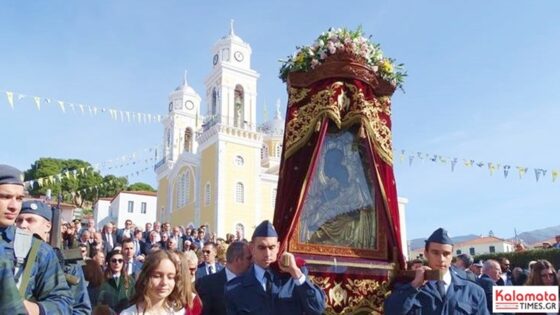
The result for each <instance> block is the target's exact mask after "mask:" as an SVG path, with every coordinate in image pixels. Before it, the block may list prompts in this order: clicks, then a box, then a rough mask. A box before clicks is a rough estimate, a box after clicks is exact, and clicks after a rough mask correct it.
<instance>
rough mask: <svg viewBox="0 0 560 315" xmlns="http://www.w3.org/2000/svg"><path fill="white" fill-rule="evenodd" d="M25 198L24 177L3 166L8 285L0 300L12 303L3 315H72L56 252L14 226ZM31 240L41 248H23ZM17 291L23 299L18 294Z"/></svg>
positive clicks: (1, 234)
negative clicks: (29, 237) (15, 290)
mask: <svg viewBox="0 0 560 315" xmlns="http://www.w3.org/2000/svg"><path fill="white" fill-rule="evenodd" d="M23 196H24V194H23V175H22V173H21V172H20V171H19V170H17V169H15V168H14V167H11V166H9V165H0V248H1V249H0V254H1V252H4V254H3V255H2V257H3V258H4V259H2V263H3V264H4V265H3V266H2V267H4V268H3V269H2V272H1V273H2V274H3V275H4V278H3V279H2V281H3V283H2V284H4V285H7V287H4V286H2V290H1V291H0V296H2V298H1V300H2V301H3V302H9V306H6V305H2V314H10V315H12V314H26V313H28V314H32V315H35V314H71V312H72V296H71V293H70V289H69V288H68V284H67V283H66V280H65V278H64V273H63V272H62V268H61V267H60V265H59V264H58V259H57V258H56V254H55V253H54V251H53V249H52V248H51V247H50V246H49V245H48V244H46V243H45V242H42V241H33V240H32V239H28V238H26V237H27V236H28V235H29V234H28V233H26V232H25V231H18V230H16V228H15V226H14V225H13V224H14V221H15V220H16V218H17V215H18V214H19V212H20V210H21V204H22V201H23ZM16 238H17V239H16ZM24 239H25V240H24ZM29 240H31V242H30V243H31V244H33V243H36V244H37V245H32V246H20V244H24V245H25V244H26V242H27V241H29ZM27 244H29V242H27ZM6 275H7V276H6ZM8 278H11V279H8ZM15 287H17V288H18V291H19V296H16V295H15V294H14V293H15V292H14V291H13V289H14V288H15Z"/></svg>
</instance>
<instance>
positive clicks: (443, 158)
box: [439, 155, 447, 164]
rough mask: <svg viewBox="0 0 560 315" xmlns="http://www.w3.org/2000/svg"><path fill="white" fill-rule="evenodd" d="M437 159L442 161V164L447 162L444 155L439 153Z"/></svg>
mask: <svg viewBox="0 0 560 315" xmlns="http://www.w3.org/2000/svg"><path fill="white" fill-rule="evenodd" d="M439 161H440V162H441V163H443V164H447V158H446V157H444V156H441V155H440V156H439Z"/></svg>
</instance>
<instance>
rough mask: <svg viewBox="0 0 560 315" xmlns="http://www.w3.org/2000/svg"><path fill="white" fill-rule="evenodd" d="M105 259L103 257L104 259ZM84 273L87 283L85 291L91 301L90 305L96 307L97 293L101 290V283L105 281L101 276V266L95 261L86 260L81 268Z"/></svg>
mask: <svg viewBox="0 0 560 315" xmlns="http://www.w3.org/2000/svg"><path fill="white" fill-rule="evenodd" d="M104 258H105V257H104ZM83 271H84V279H85V280H86V281H87V283H88V286H87V291H88V294H89V299H90V301H91V305H92V306H95V305H97V301H98V298H99V292H100V290H101V285H102V284H103V281H105V277H104V276H103V270H102V269H101V266H99V264H98V263H97V260H95V259H88V260H86V261H85V265H84V266H83Z"/></svg>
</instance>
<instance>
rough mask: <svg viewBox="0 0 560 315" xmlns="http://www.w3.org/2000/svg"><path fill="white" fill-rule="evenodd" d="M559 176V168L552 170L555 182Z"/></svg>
mask: <svg viewBox="0 0 560 315" xmlns="http://www.w3.org/2000/svg"><path fill="white" fill-rule="evenodd" d="M556 178H558V170H552V182H553V183H554V182H555V181H556Z"/></svg>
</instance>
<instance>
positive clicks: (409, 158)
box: [408, 155, 414, 166]
mask: <svg viewBox="0 0 560 315" xmlns="http://www.w3.org/2000/svg"><path fill="white" fill-rule="evenodd" d="M413 161H414V155H409V156H408V166H412V162H413Z"/></svg>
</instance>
